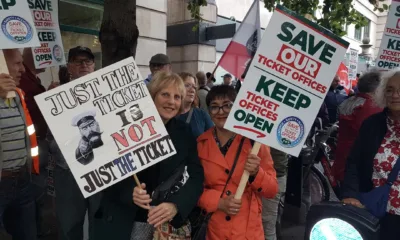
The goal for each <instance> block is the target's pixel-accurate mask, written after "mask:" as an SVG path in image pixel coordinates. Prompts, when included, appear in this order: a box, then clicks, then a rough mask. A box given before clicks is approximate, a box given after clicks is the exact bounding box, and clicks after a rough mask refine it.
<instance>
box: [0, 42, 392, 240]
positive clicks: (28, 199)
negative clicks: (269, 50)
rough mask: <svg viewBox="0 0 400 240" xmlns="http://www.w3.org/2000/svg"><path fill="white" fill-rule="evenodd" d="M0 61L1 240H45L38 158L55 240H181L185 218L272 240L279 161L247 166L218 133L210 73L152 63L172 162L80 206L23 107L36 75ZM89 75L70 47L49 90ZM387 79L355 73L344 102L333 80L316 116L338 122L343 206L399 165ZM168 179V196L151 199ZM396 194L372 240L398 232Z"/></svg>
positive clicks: (24, 64) (33, 109)
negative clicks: (51, 188)
mask: <svg viewBox="0 0 400 240" xmlns="http://www.w3.org/2000/svg"><path fill="white" fill-rule="evenodd" d="M4 55H5V59H6V63H7V67H8V69H9V74H4V73H2V74H0V137H1V138H0V140H1V142H0V177H1V179H0V219H1V220H2V225H3V226H4V228H5V229H6V231H7V232H8V233H9V234H10V235H11V236H12V237H13V239H15V240H35V239H39V238H40V237H42V236H45V235H47V234H48V233H49V229H47V228H46V226H44V224H43V222H44V220H43V218H44V208H45V206H44V200H43V199H44V196H45V195H46V173H47V171H45V169H46V167H47V164H48V159H49V158H50V157H51V158H53V159H54V160H55V162H56V166H55V170H54V179H55V192H56V198H55V215H56V219H57V231H58V239H60V240H77V239H83V236H84V225H85V224H84V223H85V217H86V216H87V217H88V223H89V224H88V233H89V238H90V239H93V240H102V239H127V240H128V239H144V240H146V239H167V238H165V237H166V236H167V237H168V236H169V237H173V238H174V239H190V238H191V236H192V235H193V233H194V231H195V230H197V229H196V226H194V225H193V224H192V222H191V221H189V219H190V220H192V219H193V218H196V216H194V215H195V213H196V212H200V213H201V214H203V215H204V214H206V213H207V214H208V215H206V216H209V217H210V219H209V222H208V225H207V231H206V239H210V240H219V239H233V240H241V239H254V240H262V239H268V240H275V239H278V238H277V233H276V223H277V222H279V218H280V216H279V211H278V209H279V202H280V201H282V198H283V197H284V195H285V189H286V179H287V165H288V158H287V155H286V154H285V153H283V152H280V151H278V150H276V149H272V148H270V147H268V146H262V147H261V149H260V151H259V153H258V154H257V155H253V154H251V153H250V152H251V149H252V147H253V144H254V142H253V141H252V140H250V139H247V138H245V137H243V136H241V135H239V134H235V133H233V132H231V131H228V130H226V129H224V124H225V122H226V120H227V118H228V115H229V113H230V111H231V108H232V106H233V103H234V101H235V98H236V95H237V91H238V89H239V88H240V86H241V81H240V80H234V79H233V77H232V75H230V74H225V75H224V76H221V78H222V84H219V85H217V84H216V79H215V77H214V76H213V74H211V73H204V72H197V73H188V72H182V73H179V74H177V73H173V69H172V68H171V63H170V60H169V58H168V56H166V55H164V54H157V55H155V56H153V57H152V58H151V59H150V62H149V67H150V72H151V74H149V75H148V76H147V77H146V79H144V82H145V84H146V85H147V87H148V89H149V92H150V95H151V97H152V99H153V101H154V104H155V107H156V109H157V111H158V113H159V115H160V117H161V119H162V121H163V123H164V125H165V127H166V129H167V131H168V134H169V136H170V138H171V141H172V142H173V144H174V146H175V148H176V151H177V154H176V155H174V156H172V157H169V158H167V159H166V160H164V161H162V162H159V163H157V164H155V165H153V166H151V167H149V168H147V169H146V170H144V171H141V172H140V173H138V176H139V179H141V181H142V185H141V186H136V185H135V182H134V180H133V179H131V178H128V179H125V180H123V181H121V182H119V183H117V184H115V185H113V186H111V187H109V188H107V189H105V190H104V191H102V192H100V193H98V194H95V195H93V196H91V197H89V198H84V197H83V195H82V193H81V191H80V189H79V187H78V185H77V183H76V181H75V179H74V177H73V174H72V173H71V171H70V169H69V167H68V164H67V163H66V161H65V159H64V157H63V155H62V153H61V151H60V148H59V146H58V145H57V142H56V141H55V140H54V138H53V136H52V134H51V131H50V130H49V129H48V127H47V125H46V122H45V120H44V118H43V116H42V115H41V113H40V111H39V108H38V106H37V104H36V102H35V101H34V96H36V95H38V94H41V93H43V92H45V91H46V89H45V88H44V87H43V85H42V83H41V80H40V79H39V78H38V76H37V74H39V73H41V72H42V71H43V70H39V69H36V68H35V67H34V64H33V57H32V53H31V50H30V49H25V50H24V51H23V53H22V54H21V52H20V51H19V50H4ZM95 67H96V66H95V56H94V54H93V53H92V51H91V50H90V49H89V48H87V47H81V46H78V47H75V48H72V49H70V50H69V54H68V64H67V66H65V67H61V68H60V71H59V79H60V81H59V82H52V83H51V84H50V86H49V89H52V88H57V87H58V86H59V85H60V84H61V85H62V84H65V83H68V82H69V81H74V80H75V79H78V78H81V77H83V76H85V75H87V74H89V73H92V72H94V71H95ZM399 76H400V71H399V70H398V69H397V70H393V71H391V72H389V73H386V74H385V75H384V76H383V77H382V76H381V74H380V73H379V72H375V71H371V72H368V73H365V74H364V75H362V76H361V77H360V78H359V80H358V84H357V92H356V93H355V94H354V95H353V96H351V97H349V96H348V95H347V93H346V92H345V91H344V88H343V86H341V85H340V84H339V83H340V82H339V78H338V77H337V76H335V78H334V79H333V81H332V85H331V88H330V89H329V91H328V94H327V96H326V98H325V101H324V103H323V105H322V106H321V109H320V111H319V114H318V117H319V118H321V119H323V122H324V125H329V124H333V123H336V122H338V123H339V127H340V128H339V137H338V149H339V151H338V152H337V154H336V161H335V164H334V166H333V172H334V175H335V177H336V178H337V179H338V180H339V181H340V182H341V185H342V186H343V196H344V199H343V201H344V202H345V203H348V204H352V205H355V206H360V207H361V206H362V204H361V203H360V201H359V200H358V198H357V196H358V194H359V193H361V192H368V191H371V190H372V189H373V188H376V187H378V186H381V185H383V184H385V183H386V181H387V178H388V175H389V173H390V171H391V170H392V168H393V166H394V164H395V163H396V161H397V159H398V158H399V155H400V123H399V121H400V114H399V112H400V90H399V89H400V77H399ZM20 89H22V90H23V91H24V93H23V92H22V91H20ZM10 91H16V92H17V94H16V97H14V98H7V93H8V92H10ZM28 110H29V111H28ZM32 122H33V125H34V128H33V127H32V126H31V124H32ZM34 129H35V130H36V131H35V130H34ZM38 149H39V150H38ZM38 156H39V157H38ZM40 170H41V171H40ZM244 170H246V171H248V172H249V175H250V178H249V180H248V183H247V185H246V187H245V189H244V193H243V197H242V198H241V199H240V200H238V199H235V198H234V195H235V192H236V190H237V188H238V185H239V182H240V179H241V176H242V173H243V171H244ZM31 172H32V173H34V174H32V175H31ZM39 172H41V173H40V174H38V173H39ZM171 176H172V177H173V178H174V179H173V180H174V182H173V183H172V186H173V191H171V192H167V194H166V195H165V194H164V195H163V196H164V197H157V196H155V195H154V192H157V191H160V190H159V188H160V186H161V185H162V184H165V182H170V181H171V178H172V177H171ZM399 192H400V181H399V180H398V179H397V180H396V181H395V182H394V184H393V185H392V189H391V193H390V201H389V203H388V206H387V211H388V214H387V215H386V216H385V217H384V218H383V219H382V220H381V222H382V226H381V228H382V229H384V231H383V233H382V236H383V238H382V239H393V236H397V235H398V234H399V233H400V228H397V227H396V224H398V223H400V217H399V215H400V200H399V199H400V196H399ZM166 196H167V197H166ZM197 210H200V211H197ZM201 214H200V215H201ZM198 217H199V216H198Z"/></svg>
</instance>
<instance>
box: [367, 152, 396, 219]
mask: <svg viewBox="0 0 400 240" xmlns="http://www.w3.org/2000/svg"><path fill="white" fill-rule="evenodd" d="M399 171H400V157H399V158H397V161H396V163H395V164H394V166H393V169H392V171H391V172H390V173H389V176H388V178H387V181H386V183H385V184H384V185H382V186H380V187H377V188H374V189H373V190H372V191H370V192H367V193H360V199H359V200H360V202H361V203H362V204H363V205H364V206H365V208H366V209H367V210H368V211H369V212H370V213H371V214H372V215H374V216H375V217H377V218H382V217H384V216H385V215H386V209H387V205H388V201H389V194H390V188H391V187H392V185H393V183H394V182H395V181H396V180H397V177H398V176H399Z"/></svg>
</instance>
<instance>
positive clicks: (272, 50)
mask: <svg viewBox="0 0 400 240" xmlns="http://www.w3.org/2000/svg"><path fill="white" fill-rule="evenodd" d="M265 31H266V33H268V34H265V35H264V38H263V39H262V41H261V44H260V46H259V47H258V50H257V53H256V55H255V57H254V59H253V61H252V64H251V67H250V69H249V72H248V74H247V76H246V79H245V81H244V84H243V86H242V88H241V89H240V92H239V94H238V96H237V98H236V101H235V103H234V106H233V108H232V110H231V112H230V114H229V117H228V120H227V122H226V124H225V128H226V129H229V130H231V131H233V132H236V133H238V134H241V135H243V136H246V137H248V138H251V139H253V140H255V141H257V142H260V143H262V144H266V145H269V146H271V147H273V148H276V149H279V150H281V151H283V152H286V153H289V154H291V155H293V156H298V154H299V153H300V151H301V149H302V147H303V143H304V141H305V140H306V136H307V134H308V132H309V130H310V128H311V126H312V124H313V123H314V120H315V117H316V115H317V113H318V110H319V108H320V106H321V104H322V102H323V101H324V98H325V95H326V94H327V92H328V90H329V86H330V85H331V83H332V80H333V78H334V76H335V74H336V71H337V69H338V67H339V64H340V62H341V61H342V59H343V55H344V54H345V53H346V49H347V47H348V45H349V44H348V43H347V42H346V41H344V40H343V39H341V38H340V37H337V36H335V35H334V34H333V33H331V32H329V31H328V30H326V29H324V28H322V27H320V26H318V25H316V24H315V23H313V22H311V21H309V20H307V19H305V18H303V17H299V16H297V15H296V14H295V13H293V12H292V11H290V10H287V9H286V8H284V7H282V6H277V8H276V11H275V12H274V14H273V16H272V18H271V20H270V22H269V25H268V26H267V29H266V30H265Z"/></svg>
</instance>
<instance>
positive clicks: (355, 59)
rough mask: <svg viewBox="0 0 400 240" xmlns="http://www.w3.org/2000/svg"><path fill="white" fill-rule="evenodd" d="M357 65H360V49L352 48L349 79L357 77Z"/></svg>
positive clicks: (352, 79) (353, 79)
mask: <svg viewBox="0 0 400 240" xmlns="http://www.w3.org/2000/svg"><path fill="white" fill-rule="evenodd" d="M357 65H358V51H357V50H356V49H352V48H350V56H349V80H350V82H351V81H355V80H356V79H357Z"/></svg>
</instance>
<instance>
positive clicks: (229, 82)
mask: <svg viewBox="0 0 400 240" xmlns="http://www.w3.org/2000/svg"><path fill="white" fill-rule="evenodd" d="M222 78H223V84H224V85H228V86H233V87H235V86H236V81H232V75H231V74H229V73H227V74H225V75H224V76H222Z"/></svg>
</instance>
